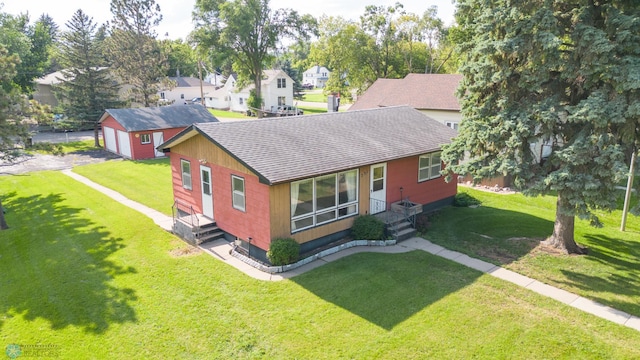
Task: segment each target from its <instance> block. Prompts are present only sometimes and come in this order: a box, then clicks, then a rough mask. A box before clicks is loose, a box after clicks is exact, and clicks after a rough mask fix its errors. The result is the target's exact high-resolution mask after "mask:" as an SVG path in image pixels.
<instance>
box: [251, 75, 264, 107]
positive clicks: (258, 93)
mask: <svg viewBox="0 0 640 360" xmlns="http://www.w3.org/2000/svg"><path fill="white" fill-rule="evenodd" d="M256 74H257V75H256V79H255V80H254V82H253V86H255V88H256V92H255V94H256V97H257V98H258V99H260V102H262V69H260V72H257V71H256ZM256 115H257V116H258V119H261V118H262V115H263V114H262V107H260V109H258V110H257V111H256Z"/></svg>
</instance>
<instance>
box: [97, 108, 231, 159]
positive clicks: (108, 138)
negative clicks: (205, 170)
mask: <svg viewBox="0 0 640 360" xmlns="http://www.w3.org/2000/svg"><path fill="white" fill-rule="evenodd" d="M217 121H218V119H216V118H215V117H214V116H213V115H211V113H210V112H209V110H207V109H206V108H204V107H203V106H202V105H191V106H159V107H149V108H133V109H106V110H105V112H104V114H102V116H101V117H100V124H101V125H102V140H103V144H104V147H105V149H106V150H107V151H110V152H112V153H114V154H118V155H121V156H122V157H125V158H128V159H132V160H141V159H150V158H155V157H163V156H164V153H163V152H162V151H158V150H156V147H157V146H159V145H160V144H162V143H163V142H164V141H165V140H166V139H169V138H171V137H172V136H174V135H176V134H177V133H179V132H180V131H181V130H184V129H185V128H186V127H187V126H189V125H192V124H195V123H210V122H217Z"/></svg>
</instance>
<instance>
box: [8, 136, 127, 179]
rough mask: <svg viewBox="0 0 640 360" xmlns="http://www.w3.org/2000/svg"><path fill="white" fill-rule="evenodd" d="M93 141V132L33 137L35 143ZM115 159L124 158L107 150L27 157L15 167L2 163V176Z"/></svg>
mask: <svg viewBox="0 0 640 360" xmlns="http://www.w3.org/2000/svg"><path fill="white" fill-rule="evenodd" d="M91 139H93V131H79V132H69V133H53V132H42V133H37V134H35V135H34V136H33V141H34V143H38V142H51V143H64V142H67V141H79V140H91ZM113 159H122V158H121V157H119V156H117V155H115V154H112V153H110V152H107V151H105V150H90V151H83V152H77V153H70V154H66V155H62V156H54V155H44V154H34V155H25V156H23V157H22V158H20V159H18V161H17V162H16V163H15V164H13V165H9V164H4V163H1V162H0V175H16V174H24V173H28V172H31V171H40V170H64V169H70V168H73V167H74V166H79V165H86V164H93V163H98V162H103V161H107V160H113Z"/></svg>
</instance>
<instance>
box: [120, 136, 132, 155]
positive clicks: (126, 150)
mask: <svg viewBox="0 0 640 360" xmlns="http://www.w3.org/2000/svg"><path fill="white" fill-rule="evenodd" d="M118 147H119V148H120V155H122V156H126V157H128V158H131V143H130V142H129V133H126V132H124V131H120V130H118Z"/></svg>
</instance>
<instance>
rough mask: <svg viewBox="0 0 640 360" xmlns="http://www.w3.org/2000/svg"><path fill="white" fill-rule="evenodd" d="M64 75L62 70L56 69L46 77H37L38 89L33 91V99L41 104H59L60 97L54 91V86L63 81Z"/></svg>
mask: <svg viewBox="0 0 640 360" xmlns="http://www.w3.org/2000/svg"><path fill="white" fill-rule="evenodd" d="M63 78H64V75H62V71H56V72H54V73H51V74H47V75H45V76H44V77H41V78H37V79H36V80H35V83H36V90H35V92H34V93H33V99H34V100H36V101H38V102H39V103H41V104H44V105H49V106H51V107H52V108H54V107H56V106H58V99H57V98H56V96H55V94H54V93H53V87H54V86H55V85H58V84H60V83H61V82H62V80H60V79H63Z"/></svg>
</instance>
